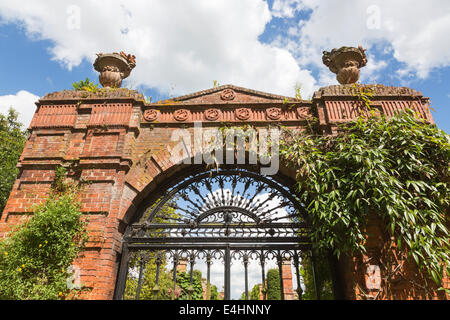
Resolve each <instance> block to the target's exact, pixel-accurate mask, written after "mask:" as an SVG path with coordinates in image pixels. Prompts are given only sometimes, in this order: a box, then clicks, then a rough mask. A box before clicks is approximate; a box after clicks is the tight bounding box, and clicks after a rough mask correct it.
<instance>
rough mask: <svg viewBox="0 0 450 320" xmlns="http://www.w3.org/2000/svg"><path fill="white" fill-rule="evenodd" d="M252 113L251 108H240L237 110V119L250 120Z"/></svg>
mask: <svg viewBox="0 0 450 320" xmlns="http://www.w3.org/2000/svg"><path fill="white" fill-rule="evenodd" d="M250 116H251V113H250V109H249V108H239V109H236V118H238V119H239V120H248V119H250Z"/></svg>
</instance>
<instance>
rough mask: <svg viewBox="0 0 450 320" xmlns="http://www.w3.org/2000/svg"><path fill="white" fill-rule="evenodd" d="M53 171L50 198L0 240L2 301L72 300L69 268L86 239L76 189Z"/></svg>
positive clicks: (59, 172) (60, 172) (59, 171)
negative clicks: (54, 174)
mask: <svg viewBox="0 0 450 320" xmlns="http://www.w3.org/2000/svg"><path fill="white" fill-rule="evenodd" d="M65 178H66V170H65V169H64V168H62V167H60V168H57V170H56V178H55V182H54V183H53V186H52V189H51V193H50V195H49V197H48V199H47V200H46V201H45V202H44V203H43V204H41V205H39V206H38V207H36V209H35V210H34V213H33V215H32V216H31V217H30V218H29V220H28V221H27V222H26V223H24V224H22V225H20V226H19V227H18V228H16V229H15V230H13V231H12V232H11V234H10V235H9V236H8V237H7V238H6V239H5V240H3V241H2V242H0V300H3V299H7V300H31V299H37V300H56V299H70V298H75V297H76V295H77V293H79V292H80V291H79V290H78V289H73V288H72V287H71V283H70V281H68V280H70V276H71V272H70V266H71V265H72V263H73V261H74V259H75V258H76V257H77V256H78V253H79V252H80V250H81V249H82V248H83V244H84V242H85V241H86V240H87V238H86V233H85V222H83V221H82V220H81V212H80V203H79V201H78V190H79V188H78V187H77V186H75V185H72V184H70V183H67V182H66V181H65Z"/></svg>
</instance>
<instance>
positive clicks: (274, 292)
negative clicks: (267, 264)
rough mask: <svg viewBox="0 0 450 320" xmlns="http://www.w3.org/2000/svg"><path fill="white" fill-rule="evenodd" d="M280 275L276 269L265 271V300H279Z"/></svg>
mask: <svg viewBox="0 0 450 320" xmlns="http://www.w3.org/2000/svg"><path fill="white" fill-rule="evenodd" d="M280 290H281V289H280V274H279V272H278V269H269V270H268V271H267V300H281V292H280Z"/></svg>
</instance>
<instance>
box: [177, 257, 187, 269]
mask: <svg viewBox="0 0 450 320" xmlns="http://www.w3.org/2000/svg"><path fill="white" fill-rule="evenodd" d="M187 265H188V261H187V259H183V258H180V260H178V265H177V271H178V272H186V270H187Z"/></svg>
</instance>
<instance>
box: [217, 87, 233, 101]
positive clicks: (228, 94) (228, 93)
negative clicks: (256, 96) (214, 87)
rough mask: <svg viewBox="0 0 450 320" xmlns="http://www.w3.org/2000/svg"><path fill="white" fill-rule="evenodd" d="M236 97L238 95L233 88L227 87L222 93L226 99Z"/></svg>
mask: <svg viewBox="0 0 450 320" xmlns="http://www.w3.org/2000/svg"><path fill="white" fill-rule="evenodd" d="M235 97H236V93H235V92H234V91H233V90H231V89H225V90H223V91H222V93H221V94H220V98H221V99H222V100H224V101H231V100H234V98H235Z"/></svg>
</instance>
